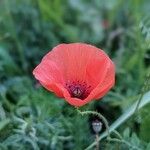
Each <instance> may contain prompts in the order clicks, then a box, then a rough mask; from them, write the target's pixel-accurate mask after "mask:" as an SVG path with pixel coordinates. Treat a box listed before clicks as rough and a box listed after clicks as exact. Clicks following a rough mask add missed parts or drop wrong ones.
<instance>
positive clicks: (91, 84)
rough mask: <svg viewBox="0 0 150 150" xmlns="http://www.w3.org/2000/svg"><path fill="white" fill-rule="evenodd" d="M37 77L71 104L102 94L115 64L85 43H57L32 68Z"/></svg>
mask: <svg viewBox="0 0 150 150" xmlns="http://www.w3.org/2000/svg"><path fill="white" fill-rule="evenodd" d="M33 74H34V76H35V78H36V79H37V80H39V82H40V83H41V84H42V85H43V86H44V87H45V88H46V89H47V90H49V91H52V92H54V93H55V94H56V95H57V96H59V97H62V98H65V100H66V101H67V102H68V103H69V104H71V105H73V106H83V105H85V104H87V103H88V102H90V101H91V100H93V99H99V98H101V97H103V96H104V95H105V94H106V93H107V92H108V91H109V90H110V88H111V87H112V86H113V85H114V82H115V67H114V64H113V62H112V61H111V60H110V58H109V57H108V56H107V54H106V53H105V52H104V51H102V50H100V49H98V48H96V47H94V46H91V45H88V44H83V43H72V44H60V45H58V46H56V47H55V48H53V50H52V51H50V52H49V53H48V54H46V55H45V56H44V58H43V59H42V62H41V63H40V64H39V65H38V66H37V67H36V68H35V69H34V71H33Z"/></svg>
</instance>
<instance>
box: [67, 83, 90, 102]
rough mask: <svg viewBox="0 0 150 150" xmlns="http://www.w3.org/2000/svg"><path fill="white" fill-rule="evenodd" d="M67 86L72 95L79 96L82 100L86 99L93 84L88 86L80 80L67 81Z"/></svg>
mask: <svg viewBox="0 0 150 150" xmlns="http://www.w3.org/2000/svg"><path fill="white" fill-rule="evenodd" d="M66 88H67V90H68V92H69V93H70V95H71V97H75V98H79V99H82V100H83V99H85V98H86V97H87V96H88V95H89V93H90V91H91V86H88V85H87V84H86V83H85V82H79V81H77V82H71V83H70V82H69V83H66Z"/></svg>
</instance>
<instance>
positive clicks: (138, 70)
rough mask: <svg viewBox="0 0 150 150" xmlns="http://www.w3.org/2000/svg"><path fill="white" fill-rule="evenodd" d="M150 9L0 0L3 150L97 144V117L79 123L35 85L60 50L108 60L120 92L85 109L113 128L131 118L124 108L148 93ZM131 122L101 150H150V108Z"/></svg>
mask: <svg viewBox="0 0 150 150" xmlns="http://www.w3.org/2000/svg"><path fill="white" fill-rule="evenodd" d="M149 7H150V3H149V0H144V1H139V0H133V1H130V0H127V1H123V0H114V1H112V0H108V1H99V0H93V1H92V2H91V1H90V0H87V1H85V0H64V1H62V0H13V1H12V0H1V1H0V150H9V149H11V150H16V149H19V150H27V149H29V150H30V149H31V150H61V149H66V150H69V149H75V150H81V149H85V148H86V147H88V146H89V145H90V144H91V143H92V142H93V141H94V139H95V135H94V134H93V132H92V130H91V123H92V120H94V119H95V117H93V116H92V115H91V116H90V117H88V116H84V117H83V116H80V115H79V114H78V113H77V112H76V111H75V109H74V108H73V107H72V106H70V105H69V104H67V103H66V102H65V101H64V100H62V99H59V98H57V97H56V96H54V95H53V94H52V93H50V92H48V91H46V90H45V89H43V88H42V87H41V86H40V85H39V84H38V83H37V81H35V80H34V79H33V76H32V70H33V68H34V67H35V66H36V65H37V64H38V63H39V62H40V60H41V58H42V56H44V54H45V53H46V52H48V51H49V50H50V49H51V48H52V47H54V46H55V45H57V44H58V43H66V42H67V43H69V42H86V43H91V44H94V45H96V46H98V47H100V48H102V49H104V50H105V51H106V52H107V53H108V54H109V55H110V57H111V58H112V59H113V60H114V62H115V64H116V85H115V87H114V89H113V90H111V92H109V93H108V94H107V96H105V97H104V98H103V101H94V102H92V103H90V104H88V105H87V106H85V107H84V108H83V110H85V109H86V110H97V111H99V112H100V113H101V114H103V115H104V116H105V117H106V118H107V120H108V122H109V124H110V123H114V124H115V122H117V118H118V117H119V116H121V114H122V113H125V114H126V115H129V117H130V116H131V115H132V114H133V113H130V111H127V110H128V109H127V108H128V107H129V106H130V105H131V104H133V103H134V102H135V101H136V100H137V99H140V98H138V97H139V95H143V94H145V93H146V92H148V91H149V90H150V84H149V83H150V76H149V69H150V66H149V65H150V47H149V31H150V23H149V18H150V16H149ZM143 83H144V85H143ZM142 87H143V88H142ZM129 117H127V119H125V122H123V123H121V124H119V125H118V127H119V129H118V131H119V133H118V134H115V133H114V134H113V133H112V135H111V138H112V139H109V140H106V139H103V140H102V141H100V146H101V147H100V148H101V149H107V150H108V149H109V150H111V149H112V150H116V149H118V150H126V149H129V150H130V149H131V150H135V149H140V150H149V149H150V143H149V141H150V134H149V132H148V131H149V129H150V128H149V123H150V119H149V117H150V116H149V105H147V106H146V107H144V108H142V109H141V110H140V111H139V112H137V113H136V114H135V115H133V117H132V118H130V119H128V118H129ZM118 121H119V123H120V121H121V120H118ZM127 127H128V128H127ZM103 128H104V127H103ZM102 130H104V129H102ZM102 135H103V134H102Z"/></svg>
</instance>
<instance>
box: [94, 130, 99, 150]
mask: <svg viewBox="0 0 150 150" xmlns="http://www.w3.org/2000/svg"><path fill="white" fill-rule="evenodd" d="M98 138H99V137H98V133H97V134H96V137H95V141H96V150H99V141H98Z"/></svg>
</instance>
